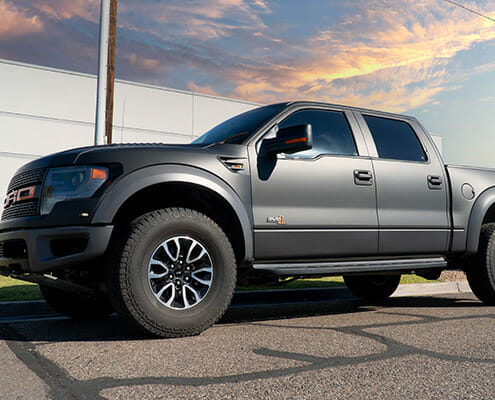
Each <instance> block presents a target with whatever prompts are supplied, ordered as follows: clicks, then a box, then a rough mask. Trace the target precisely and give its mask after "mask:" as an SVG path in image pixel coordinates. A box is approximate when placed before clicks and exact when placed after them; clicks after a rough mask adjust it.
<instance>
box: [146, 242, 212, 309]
mask: <svg viewBox="0 0 495 400" xmlns="http://www.w3.org/2000/svg"><path fill="white" fill-rule="evenodd" d="M212 283H213V263H212V261H211V257H210V254H209V253H208V251H207V250H206V248H205V247H204V245H203V244H201V243H200V242H199V241H198V240H196V239H193V238H191V237H189V236H174V237H172V238H170V239H167V240H165V241H164V242H162V243H161V244H160V245H159V246H157V247H156V248H155V250H154V251H153V254H152V255H151V258H150V260H149V262H148V284H149V287H150V289H151V292H152V293H153V296H154V297H155V298H156V299H157V300H158V301H159V302H160V303H161V304H162V305H164V306H166V307H168V308H171V309H173V310H186V309H189V308H192V307H194V306H196V305H197V304H199V303H200V302H201V301H202V300H203V299H204V298H205V297H206V295H207V294H208V292H209V291H210V288H211V285H212Z"/></svg>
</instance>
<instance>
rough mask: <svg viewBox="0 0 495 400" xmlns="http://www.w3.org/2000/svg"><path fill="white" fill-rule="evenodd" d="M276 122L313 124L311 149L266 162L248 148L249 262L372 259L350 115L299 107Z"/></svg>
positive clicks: (374, 223) (362, 150)
mask: <svg viewBox="0 0 495 400" xmlns="http://www.w3.org/2000/svg"><path fill="white" fill-rule="evenodd" d="M280 118H281V120H280V121H277V122H278V126H279V127H289V126H295V125H301V124H311V126H312V130H313V148H312V149H311V150H307V151H301V152H299V153H295V154H290V155H289V154H287V155H282V154H281V155H278V157H277V158H276V159H275V160H273V161H272V162H270V161H268V160H266V159H264V158H263V157H260V156H259V155H258V154H257V151H256V147H257V146H253V147H252V148H251V150H250V151H251V153H250V160H251V177H252V196H253V213H254V224H255V232H254V236H255V257H256V258H257V259H258V260H260V259H261V260H273V259H284V258H285V259H298V258H300V259H303V258H304V259H306V258H328V257H333V256H358V255H362V256H364V255H376V254H377V246H378V220H377V215H376V195H375V183H374V178H373V172H372V164H371V160H370V158H369V157H368V154H367V150H366V145H365V143H364V139H363V137H362V135H361V132H360V131H359V126H358V125H357V122H356V120H355V119H354V117H353V116H352V112H348V111H345V110H341V109H318V108H304V109H294V110H292V111H291V112H289V115H285V116H281V117H280ZM353 130H354V134H353ZM269 135H270V132H268V133H267V134H266V135H265V137H268V136H269ZM260 141H261V139H260V140H258V142H257V143H258V145H259V143H260Z"/></svg>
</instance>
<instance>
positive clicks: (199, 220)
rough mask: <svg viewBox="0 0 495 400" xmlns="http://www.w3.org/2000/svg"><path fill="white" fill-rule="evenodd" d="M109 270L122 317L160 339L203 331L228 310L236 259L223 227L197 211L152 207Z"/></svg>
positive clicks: (131, 229) (124, 235)
mask: <svg viewBox="0 0 495 400" xmlns="http://www.w3.org/2000/svg"><path fill="white" fill-rule="evenodd" d="M118 244H119V245H118V247H117V248H116V250H115V257H114V260H115V262H114V264H113V267H112V270H111V271H110V274H109V281H108V286H109V289H110V292H111V299H112V300H113V301H114V302H115V306H116V308H117V310H118V313H119V315H120V316H121V317H122V318H124V319H126V320H128V321H130V322H131V323H132V324H134V325H135V326H137V327H138V328H140V329H141V330H144V331H145V332H147V333H151V334H153V335H156V336H161V337H180V336H189V335H195V334H199V333H200V332H202V331H204V330H205V329H207V328H208V327H210V326H211V325H213V324H214V323H215V322H216V321H217V320H218V319H219V318H220V317H221V316H222V315H223V313H224V312H225V310H226V309H227V307H228V305H229V304H230V300H231V298H232V295H233V293H234V289H235V282H236V263H235V257H234V252H233V250H232V246H231V244H230V242H229V240H228V239H227V236H226V235H225V233H224V232H223V231H222V230H221V229H220V227H219V226H218V225H217V224H216V223H215V222H213V221H212V220H211V219H210V218H208V217H207V216H206V215H204V214H201V213H199V212H196V211H193V210H189V209H183V208H169V209H163V210H156V211H152V212H150V213H148V214H145V215H143V216H141V217H139V218H137V219H136V220H135V221H133V222H132V223H131V225H130V226H129V229H128V230H127V231H125V232H123V233H122V235H121V238H120V240H119V243H118Z"/></svg>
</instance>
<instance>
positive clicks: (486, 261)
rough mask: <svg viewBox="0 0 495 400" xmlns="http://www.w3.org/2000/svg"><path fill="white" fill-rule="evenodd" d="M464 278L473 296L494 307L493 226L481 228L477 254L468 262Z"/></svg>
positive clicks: (494, 245) (494, 226)
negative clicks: (465, 277)
mask: <svg viewBox="0 0 495 400" xmlns="http://www.w3.org/2000/svg"><path fill="white" fill-rule="evenodd" d="M466 276H467V280H468V282H469V286H470V287H471V290H472V291H473V293H474V294H475V296H476V297H477V298H478V299H480V300H481V301H482V302H483V303H486V304H488V305H495V224H485V225H483V226H482V227H481V231H480V241H479V246H478V252H477V253H476V255H474V256H473V257H472V258H471V259H470V260H469V267H468V269H467V270H466Z"/></svg>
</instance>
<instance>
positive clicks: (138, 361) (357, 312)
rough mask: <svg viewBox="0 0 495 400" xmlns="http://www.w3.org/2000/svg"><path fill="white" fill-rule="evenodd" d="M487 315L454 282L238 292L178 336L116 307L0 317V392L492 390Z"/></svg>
mask: <svg viewBox="0 0 495 400" xmlns="http://www.w3.org/2000/svg"><path fill="white" fill-rule="evenodd" d="M281 309H282V310H283V313H281V311H280V310H281ZM281 314H283V315H281ZM494 317H495V307H487V306H483V305H482V304H481V303H480V302H479V301H477V300H476V299H475V297H474V296H473V295H472V294H470V293H460V294H442V295H441V296H429V297H402V298H392V299H390V300H388V301H386V302H383V303H380V304H375V305H370V304H368V303H365V302H362V301H358V300H356V299H352V298H348V299H344V300H343V301H336V302H329V303H321V304H320V305H318V304H316V303H315V304H312V305H310V306H308V307H306V308H304V307H297V306H296V305H294V306H293V307H292V306H287V305H286V306H285V307H280V306H279V305H270V304H257V305H254V304H251V303H249V301H247V302H244V303H243V302H240V303H239V304H237V305H236V306H235V307H233V308H232V309H230V310H229V311H228V313H227V315H226V317H225V318H224V319H223V320H222V322H221V323H219V324H216V325H215V326H214V327H212V328H211V329H209V330H208V331H206V332H204V333H203V334H201V335H199V336H195V337H189V338H182V339H150V338H148V337H143V336H138V335H136V333H135V332H134V331H132V330H131V329H129V328H128V327H126V326H125V325H123V324H122V323H121V322H120V321H119V320H118V319H117V318H113V319H110V320H108V321H100V322H76V321H72V320H70V319H66V318H61V317H59V318H57V317H55V318H53V317H50V318H37V319H27V320H15V319H3V320H0V363H1V371H2V373H1V374H0V398H1V399H9V400H10V399H140V400H145V399H187V400H191V399H250V400H252V399H311V400H317V399H365V398H366V399H381V400H385V399H412V398H414V399H492V398H494V396H495V344H494V343H495V340H494V339H495V333H494V332H495V318H494Z"/></svg>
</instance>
